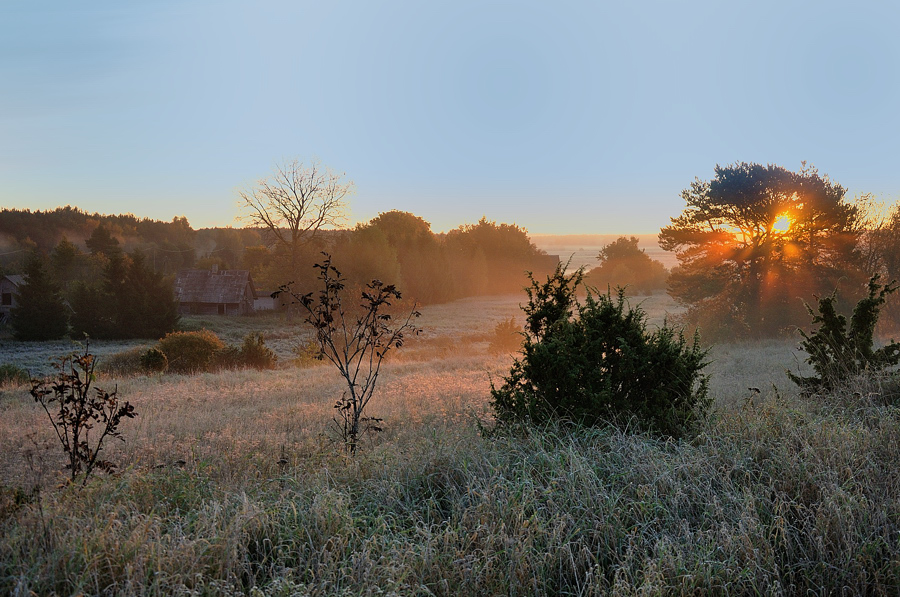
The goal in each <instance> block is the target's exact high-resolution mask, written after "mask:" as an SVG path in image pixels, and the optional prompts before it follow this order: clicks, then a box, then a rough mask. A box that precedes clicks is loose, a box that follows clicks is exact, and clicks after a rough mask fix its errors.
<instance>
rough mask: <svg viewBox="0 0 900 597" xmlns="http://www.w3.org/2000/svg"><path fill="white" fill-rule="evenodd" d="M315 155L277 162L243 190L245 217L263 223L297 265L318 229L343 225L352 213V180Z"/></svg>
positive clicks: (250, 221) (295, 265)
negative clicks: (349, 209) (349, 211)
mask: <svg viewBox="0 0 900 597" xmlns="http://www.w3.org/2000/svg"><path fill="white" fill-rule="evenodd" d="M344 177H345V174H344V173H343V172H342V173H340V174H337V173H335V172H333V171H332V170H331V169H330V168H327V167H323V166H322V165H321V164H320V163H319V162H317V161H313V162H311V163H310V164H309V165H305V164H303V163H302V162H300V161H298V160H296V159H295V160H292V161H290V162H285V163H283V164H277V165H276V166H275V169H274V171H273V173H272V175H271V176H270V177H269V178H263V179H260V180H259V181H257V183H256V185H255V186H254V187H252V188H249V189H244V190H241V191H239V192H238V194H239V196H240V198H241V203H242V205H243V207H244V208H245V209H246V211H247V213H246V215H244V216H243V218H242V219H243V220H244V221H246V222H248V223H250V224H251V225H253V226H257V227H259V228H264V229H265V230H266V231H268V233H269V234H270V235H271V237H272V239H273V242H274V244H276V245H278V246H280V247H281V248H282V249H283V250H284V251H285V253H286V254H287V255H288V256H289V258H290V266H291V271H295V270H296V267H297V265H298V263H299V257H300V253H301V251H302V250H303V248H304V247H305V246H306V245H307V244H309V243H310V242H312V240H313V239H315V237H316V235H317V233H318V232H319V230H322V229H323V228H331V227H336V226H340V225H342V224H343V223H344V222H345V221H346V218H347V207H348V205H347V204H348V201H349V198H350V196H351V195H352V194H353V193H354V192H355V188H356V187H355V185H354V184H353V181H345V180H344Z"/></svg>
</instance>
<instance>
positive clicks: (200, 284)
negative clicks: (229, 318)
mask: <svg viewBox="0 0 900 597" xmlns="http://www.w3.org/2000/svg"><path fill="white" fill-rule="evenodd" d="M256 298H257V295H256V287H255V286H254V285H253V278H251V277H250V272H249V271H247V270H219V269H218V268H217V267H216V266H213V268H212V269H211V270H205V269H187V270H181V271H180V272H178V276H176V278H175V300H176V301H178V312H179V313H182V314H196V315H247V314H249V313H253V311H254V309H253V303H254V301H255V300H256Z"/></svg>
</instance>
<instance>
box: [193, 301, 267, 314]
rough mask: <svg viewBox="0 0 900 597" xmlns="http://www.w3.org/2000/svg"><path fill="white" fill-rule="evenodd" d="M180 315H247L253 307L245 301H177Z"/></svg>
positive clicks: (251, 311)
mask: <svg viewBox="0 0 900 597" xmlns="http://www.w3.org/2000/svg"><path fill="white" fill-rule="evenodd" d="M178 312H179V313H180V314H181V315H249V314H250V313H253V307H252V305H251V304H250V303H248V302H247V301H244V302H241V303H179V304H178Z"/></svg>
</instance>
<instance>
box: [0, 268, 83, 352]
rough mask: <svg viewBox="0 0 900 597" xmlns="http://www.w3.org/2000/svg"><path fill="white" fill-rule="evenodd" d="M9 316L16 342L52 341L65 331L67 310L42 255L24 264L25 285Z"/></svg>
mask: <svg viewBox="0 0 900 597" xmlns="http://www.w3.org/2000/svg"><path fill="white" fill-rule="evenodd" d="M11 317H12V321H11V325H12V328H13V334H14V335H15V337H16V339H18V340H55V339H57V338H62V337H63V336H65V334H66V332H67V331H68V327H69V324H68V307H67V306H66V304H65V303H64V302H63V299H62V295H61V294H60V289H59V286H58V285H57V284H56V283H55V282H54V281H53V279H52V277H51V276H50V275H49V272H48V268H47V263H46V260H45V258H44V256H43V255H41V254H40V253H38V252H34V253H33V254H32V255H31V256H30V257H29V258H28V260H27V261H26V263H25V282H24V283H23V284H22V285H21V286H20V287H19V290H18V293H17V294H16V306H15V307H14V308H13V310H12V313H11Z"/></svg>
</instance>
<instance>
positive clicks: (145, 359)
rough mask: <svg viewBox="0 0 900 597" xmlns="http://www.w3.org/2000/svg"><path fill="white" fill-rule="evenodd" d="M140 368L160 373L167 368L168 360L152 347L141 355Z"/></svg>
mask: <svg viewBox="0 0 900 597" xmlns="http://www.w3.org/2000/svg"><path fill="white" fill-rule="evenodd" d="M141 368H142V369H144V370H145V371H158V372H162V371H165V370H166V369H168V368H169V359H168V357H166V353H164V352H163V351H162V350H160V349H159V348H156V347H155V346H154V347H151V348H149V349H147V351H146V352H144V353H143V354H141Z"/></svg>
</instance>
